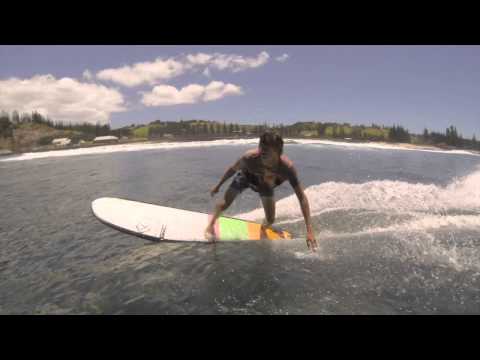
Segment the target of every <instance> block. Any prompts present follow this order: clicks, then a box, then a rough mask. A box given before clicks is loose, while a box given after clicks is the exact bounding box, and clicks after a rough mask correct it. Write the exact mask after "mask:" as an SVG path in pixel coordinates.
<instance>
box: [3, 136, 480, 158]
mask: <svg viewBox="0 0 480 360" xmlns="http://www.w3.org/2000/svg"><path fill="white" fill-rule="evenodd" d="M257 139H258V136H244V137H238V136H236V137H179V138H170V139H151V140H148V139H138V140H127V141H125V140H124V141H121V140H120V141H118V142H115V143H98V144H86V145H74V146H58V147H52V146H51V145H49V146H45V147H39V148H34V149H31V150H26V151H22V152H10V153H4V154H1V155H0V158H3V159H6V158H9V159H10V158H16V157H22V156H24V155H28V154H39V153H56V152H59V151H61V152H67V151H68V152H70V151H72V152H73V151H75V150H83V149H91V148H97V147H108V148H111V147H116V146H122V145H123V146H124V147H125V145H126V146H129V147H130V145H155V144H175V143H198V142H214V141H221V140H225V141H228V140H231V141H235V140H237V141H241V140H244V141H245V140H246V141H251V140H257ZM284 140H285V144H286V145H288V144H302V143H303V144H309V143H310V144H312V143H318V144H325V145H336V146H351V147H352V146H353V147H355V146H357V147H370V148H377V149H392V150H413V151H428V152H441V153H447V154H448V153H451V154H467V155H468V154H470V155H477V156H480V151H478V150H473V149H462V148H455V147H451V146H445V147H443V146H442V147H440V146H435V145H416V144H410V143H389V142H384V141H355V140H344V139H321V138H308V137H303V138H298V137H296V138H291V137H284Z"/></svg>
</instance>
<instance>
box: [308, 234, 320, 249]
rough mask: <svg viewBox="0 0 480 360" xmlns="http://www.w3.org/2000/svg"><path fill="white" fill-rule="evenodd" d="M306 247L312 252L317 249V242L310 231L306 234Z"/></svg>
mask: <svg viewBox="0 0 480 360" xmlns="http://www.w3.org/2000/svg"><path fill="white" fill-rule="evenodd" d="M307 246H308V248H309V249H310V250H312V251H316V250H317V248H318V244H317V240H315V236H313V231H312V230H310V231H308V232H307Z"/></svg>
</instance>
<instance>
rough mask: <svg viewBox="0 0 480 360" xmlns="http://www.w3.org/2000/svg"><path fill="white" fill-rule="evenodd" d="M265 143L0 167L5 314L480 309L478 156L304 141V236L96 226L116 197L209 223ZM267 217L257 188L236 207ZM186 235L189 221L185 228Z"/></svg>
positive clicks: (293, 218)
mask: <svg viewBox="0 0 480 360" xmlns="http://www.w3.org/2000/svg"><path fill="white" fill-rule="evenodd" d="M256 144H257V141H256V140H255V139H254V140H231V141H226V140H224V141H212V142H192V143H169V144H134V145H116V146H102V147H96V148H89V149H79V150H67V151H55V152H48V153H35V154H24V155H21V156H13V157H3V158H0V189H1V190H0V203H1V206H2V207H1V215H0V246H1V249H2V251H0V289H1V290H0V314H479V313H480V156H476V155H474V154H470V153H468V152H466V151H458V152H433V151H416V150H402V149H396V148H394V147H388V146H378V145H370V146H369V145H357V144H338V143H330V142H325V141H323V142H322V141H308V140H298V141H295V142H293V141H291V142H290V141H289V142H288V144H286V145H285V153H286V154H287V155H288V156H289V157H290V159H292V160H293V161H294V163H295V165H296V168H297V170H298V173H299V176H300V180H301V182H302V184H303V185H304V187H305V191H306V194H307V196H308V199H309V202H310V208H311V212H312V215H313V217H312V219H313V225H314V229H315V234H316V238H317V241H318V243H319V246H320V248H319V251H318V252H317V253H311V252H310V251H309V250H308V249H307V247H306V243H305V224H304V222H303V217H302V214H301V210H300V206H299V204H298V200H297V199H296V196H295V194H294V193H293V190H292V189H291V188H290V187H289V185H288V183H287V184H283V185H282V186H280V187H279V188H277V190H276V193H275V197H276V201H277V211H276V212H277V224H281V225H282V226H283V227H285V228H288V229H290V230H291V231H292V232H294V233H295V234H296V239H295V240H293V241H288V240H281V241H275V242H268V241H258V242H231V243H217V244H213V245H211V244H203V243H198V244H197V243H188V244H185V243H152V242H149V241H147V240H143V239H140V238H137V237H134V236H130V235H126V234H123V233H120V232H118V231H115V230H113V229H111V228H109V227H107V226H105V225H103V224H101V223H100V222H99V221H98V220H96V219H95V218H94V216H93V214H92V212H91V209H90V203H91V202H92V201H93V200H94V199H96V198H99V197H104V196H113V197H124V198H128V199H135V200H138V201H146V202H150V203H157V204H161V205H165V206H172V207H177V208H184V209H189V210H196V211H202V212H209V211H211V209H212V207H213V205H214V201H215V200H216V198H218V197H219V196H222V195H223V192H224V191H225V190H226V188H227V186H228V184H229V182H227V183H226V184H225V185H224V186H223V187H222V189H221V191H220V193H219V194H218V195H217V196H216V198H214V199H212V198H211V197H210V195H209V189H210V188H211V187H212V186H213V185H215V184H216V183H217V182H218V180H219V179H220V177H221V176H222V175H223V173H224V171H225V169H226V167H227V166H229V165H230V164H232V163H233V162H234V161H235V160H236V159H237V158H238V157H239V156H240V155H241V154H242V153H243V152H244V151H245V150H247V149H250V148H253V147H255V146H256ZM226 214H227V215H231V216H237V217H242V218H245V219H251V220H258V221H261V220H262V219H263V216H264V213H263V209H262V207H261V202H260V199H259V197H258V195H257V194H256V193H254V192H252V191H250V190H247V191H245V192H244V193H243V194H242V195H241V196H239V197H238V198H237V200H236V201H235V203H234V204H233V205H232V206H231V208H229V209H228V210H227V212H226ZM179 226H184V224H182V222H181V219H179Z"/></svg>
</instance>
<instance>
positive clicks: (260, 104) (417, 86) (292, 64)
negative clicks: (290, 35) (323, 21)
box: [0, 45, 480, 138]
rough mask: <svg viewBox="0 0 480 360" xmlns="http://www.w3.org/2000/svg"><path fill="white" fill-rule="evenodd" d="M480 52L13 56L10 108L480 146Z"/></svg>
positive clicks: (387, 49)
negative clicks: (342, 129)
mask: <svg viewBox="0 0 480 360" xmlns="http://www.w3.org/2000/svg"><path fill="white" fill-rule="evenodd" d="M479 95H480V46H423V45H422V46H420V45H418V46H379V45H377V46H362V45H356V46H319V45H308V46H281V45H275V46H263V45H262V46H245V45H232V46H200V45H195V46H186V45H182V46H164V45H163V46H161V45H158V46H156V45H148V46H147V45H145V46H144V45H123V46H113V45H95V46H86V45H82V46H80V45H72V46H60V45H56V46H46V45H36V46H1V45H0V110H5V111H8V112H11V111H13V110H18V111H20V112H31V111H39V112H40V113H42V114H44V115H47V116H49V117H50V118H51V119H52V120H54V121H63V122H65V123H68V122H72V123H78V122H91V123H97V122H100V123H102V124H107V123H108V124H110V125H111V126H112V128H118V127H121V126H125V125H130V124H142V123H143V124H146V123H149V122H151V121H154V120H162V121H178V120H182V119H183V120H190V119H204V120H216V121H222V122H223V121H226V122H227V123H228V122H237V123H240V124H263V123H264V122H266V123H268V124H270V125H274V124H280V123H283V124H284V125H286V124H293V123H295V122H297V121H320V122H328V121H331V122H342V123H343V122H348V123H350V124H364V125H369V124H371V123H376V124H380V125H386V126H391V125H393V124H397V125H402V126H404V127H406V128H407V129H409V130H410V132H413V133H421V132H423V129H424V128H428V129H429V130H434V131H442V132H444V131H445V129H446V128H447V127H448V126H450V125H454V126H456V127H457V130H458V132H459V133H460V134H462V135H463V136H464V137H471V136H472V135H473V134H476V136H477V138H478V137H479V136H480V101H478V100H479Z"/></svg>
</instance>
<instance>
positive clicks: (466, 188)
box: [235, 170, 480, 222]
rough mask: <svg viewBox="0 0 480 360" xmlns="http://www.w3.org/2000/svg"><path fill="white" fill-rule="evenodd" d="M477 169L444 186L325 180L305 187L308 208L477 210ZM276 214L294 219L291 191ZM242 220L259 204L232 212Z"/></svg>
mask: <svg viewBox="0 0 480 360" xmlns="http://www.w3.org/2000/svg"><path fill="white" fill-rule="evenodd" d="M479 184H480V170H477V171H475V172H473V173H472V174H470V175H468V176H465V177H463V178H460V179H457V180H455V181H453V182H452V183H451V184H449V185H448V186H446V187H441V186H437V185H434V184H428V185H426V184H420V183H417V184H412V183H408V182H404V181H392V180H376V181H369V182H365V183H362V184H349V183H344V182H326V183H322V184H319V185H313V186H309V187H308V188H307V189H305V194H306V195H307V198H308V201H309V204H310V211H311V213H312V214H314V215H316V214H321V213H322V212H325V211H332V209H336V210H338V209H345V210H350V209H359V210H374V211H388V212H397V213H410V212H427V213H434V214H435V213H442V212H445V211H446V210H454V209H460V210H471V211H480V185H479ZM276 215H277V218H287V219H289V220H290V222H292V221H296V220H297V219H298V218H300V219H302V218H303V216H302V212H301V208H300V205H299V202H298V199H297V197H296V195H295V194H292V195H290V196H288V197H285V198H283V199H281V200H279V201H277V206H276ZM235 216H237V217H240V218H243V219H246V220H258V219H262V218H263V216H264V212H263V208H261V207H259V208H257V209H255V210H252V211H250V212H246V213H241V214H237V215H235Z"/></svg>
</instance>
